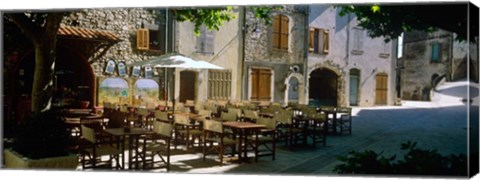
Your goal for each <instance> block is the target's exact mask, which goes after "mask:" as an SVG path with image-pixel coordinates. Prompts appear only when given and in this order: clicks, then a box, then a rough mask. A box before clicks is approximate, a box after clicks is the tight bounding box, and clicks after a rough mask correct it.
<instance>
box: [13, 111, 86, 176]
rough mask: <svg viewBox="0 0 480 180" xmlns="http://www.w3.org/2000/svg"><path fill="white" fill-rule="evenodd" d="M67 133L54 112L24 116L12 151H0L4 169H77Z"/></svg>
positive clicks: (76, 159) (61, 121)
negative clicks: (70, 150) (2, 153)
mask: <svg viewBox="0 0 480 180" xmlns="http://www.w3.org/2000/svg"><path fill="white" fill-rule="evenodd" d="M72 144H73V138H72V137H71V135H70V131H69V129H68V128H67V126H66V124H65V123H64V121H63V116H62V115H61V113H60V112H59V111H57V110H54V109H51V110H47V111H44V112H40V113H34V114H32V115H31V116H27V118H25V120H24V121H23V124H21V125H20V127H19V130H18V133H17V134H16V136H15V137H14V141H13V143H12V147H11V148H9V149H5V150H4V160H5V167H6V168H15V169H25V168H32V169H70V170H73V169H75V168H76V167H77V165H78V157H77V155H76V154H72V153H71V152H69V150H68V149H69V147H71V145H72Z"/></svg>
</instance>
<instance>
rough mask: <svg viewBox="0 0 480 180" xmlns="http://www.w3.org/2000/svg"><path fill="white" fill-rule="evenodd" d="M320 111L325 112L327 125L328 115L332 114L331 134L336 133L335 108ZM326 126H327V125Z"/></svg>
mask: <svg viewBox="0 0 480 180" xmlns="http://www.w3.org/2000/svg"><path fill="white" fill-rule="evenodd" d="M321 111H322V112H324V113H325V114H327V125H328V115H330V114H331V115H333V118H332V124H331V125H332V127H333V129H332V134H337V109H336V108H334V109H331V110H330V109H329V110H321ZM327 128H328V127H327ZM327 131H328V129H327Z"/></svg>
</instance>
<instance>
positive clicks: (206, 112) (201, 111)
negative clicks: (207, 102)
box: [198, 109, 212, 117]
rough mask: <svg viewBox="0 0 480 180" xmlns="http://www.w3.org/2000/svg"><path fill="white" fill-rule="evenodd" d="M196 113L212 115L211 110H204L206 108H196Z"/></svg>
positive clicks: (206, 115) (203, 115)
mask: <svg viewBox="0 0 480 180" xmlns="http://www.w3.org/2000/svg"><path fill="white" fill-rule="evenodd" d="M198 115H200V116H202V117H211V116H212V111H210V110H206V109H200V110H198Z"/></svg>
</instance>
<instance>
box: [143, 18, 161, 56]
mask: <svg viewBox="0 0 480 180" xmlns="http://www.w3.org/2000/svg"><path fill="white" fill-rule="evenodd" d="M164 48H165V34H163V33H161V32H160V27H159V25H156V24H147V23H144V24H143V28H141V29H139V30H137V49H138V50H144V51H162V50H164Z"/></svg>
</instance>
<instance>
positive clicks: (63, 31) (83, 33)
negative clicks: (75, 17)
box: [57, 26, 120, 42]
mask: <svg viewBox="0 0 480 180" xmlns="http://www.w3.org/2000/svg"><path fill="white" fill-rule="evenodd" d="M57 35H58V36H61V37H67V38H82V39H91V40H102V41H114V42H117V41H120V38H118V37H117V36H116V35H115V34H114V33H112V32H109V31H103V30H96V29H87V28H79V27H71V26H61V27H60V29H59V30H58V34H57Z"/></svg>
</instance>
